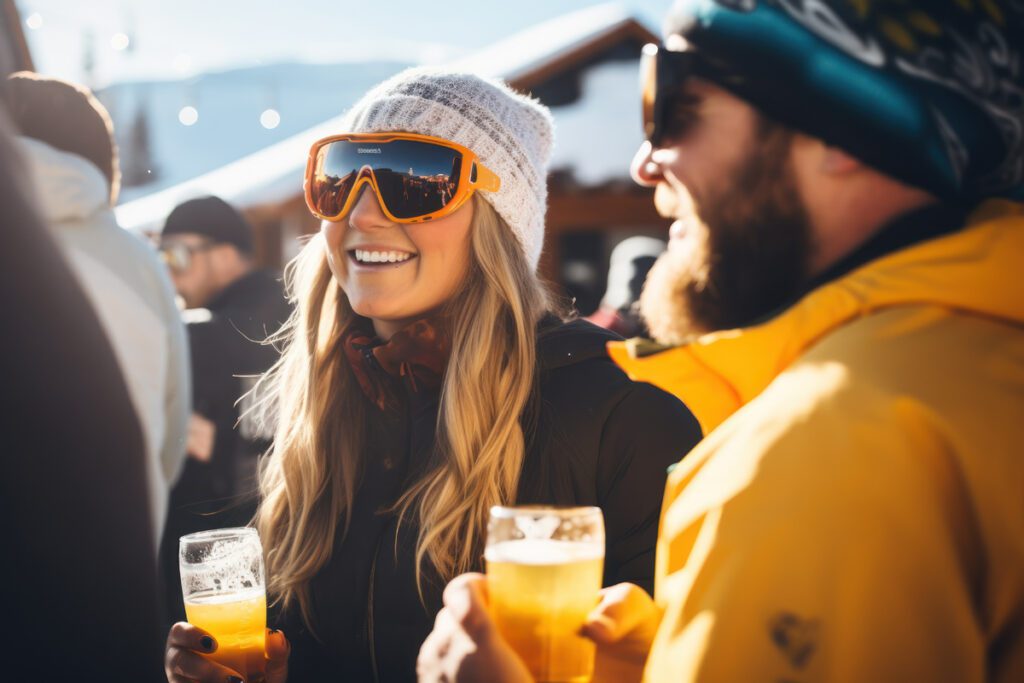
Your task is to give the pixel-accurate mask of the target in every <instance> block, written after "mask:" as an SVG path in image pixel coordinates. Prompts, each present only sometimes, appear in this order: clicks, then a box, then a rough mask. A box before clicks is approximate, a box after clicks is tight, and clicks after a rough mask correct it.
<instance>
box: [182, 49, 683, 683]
mask: <svg viewBox="0 0 1024 683" xmlns="http://www.w3.org/2000/svg"><path fill="white" fill-rule="evenodd" d="M344 124H345V129H344V130H342V131H341V132H340V133H339V134H338V135H335V136H331V137H330V138H325V139H324V140H321V141H320V142H318V143H316V144H315V145H314V146H313V149H312V150H311V153H310V157H309V165H308V168H307V175H306V196H307V201H308V203H309V206H310V210H311V211H312V212H313V213H314V214H315V215H317V216H318V217H320V218H321V219H323V224H322V228H321V231H320V234H319V235H317V236H316V237H315V238H314V239H313V240H311V241H310V242H309V243H308V244H307V245H306V247H305V248H304V249H303V251H302V253H301V254H300V255H299V256H298V257H297V258H296V260H295V261H294V262H293V263H292V264H291V265H290V266H289V268H288V271H287V280H288V284H289V288H290V293H291V296H292V298H293V299H294V300H295V303H296V311H295V314H294V316H293V318H292V319H291V321H290V322H289V324H288V325H287V326H286V328H285V329H284V330H283V331H282V333H281V335H280V341H282V342H284V343H285V345H286V347H285V351H284V353H283V355H282V357H281V360H280V362H279V363H278V364H277V365H276V366H275V368H274V369H273V370H272V371H271V372H270V373H269V374H268V375H267V376H266V377H265V378H264V379H263V380H262V382H261V384H260V385H259V387H258V388H257V392H262V393H263V395H264V396H266V399H265V404H264V408H265V409H267V410H268V412H270V413H272V414H274V415H275V416H276V419H277V433H276V437H275V442H274V447H273V450H272V452H271V454H270V455H269V457H268V458H267V459H266V461H265V463H264V468H263V472H262V476H261V494H262V502H261V506H260V509H259V512H258V515H257V519H256V526H257V527H258V529H259V531H260V536H261V538H262V539H263V543H264V547H265V548H266V550H267V558H266V559H267V570H268V583H267V588H268V592H269V594H270V596H271V599H272V600H274V601H275V602H276V607H275V610H274V614H272V616H271V623H275V624H276V625H278V626H279V627H281V628H282V630H283V631H284V632H285V633H286V634H287V637H288V639H289V641H290V653H291V656H289V655H288V652H289V650H288V647H286V646H285V645H284V641H283V636H280V635H277V636H274V637H273V638H268V646H267V647H268V657H269V658H270V660H269V661H268V673H267V679H268V681H269V682H270V683H275V682H276V683H280V681H283V680H284V679H285V676H288V680H291V681H299V682H301V681H321V680H360V681H363V680H380V681H412V680H415V676H416V672H415V662H416V655H417V653H418V651H419V647H420V644H421V643H422V641H423V639H424V638H425V637H426V635H427V634H428V633H429V632H430V628H431V625H432V623H433V620H434V617H435V615H436V614H437V612H438V610H439V609H440V607H441V591H442V589H443V587H444V585H445V583H446V582H447V581H448V580H449V579H451V578H452V577H453V576H455V575H456V574H458V573H461V572H464V571H467V570H472V569H479V568H481V567H482V565H483V556H482V555H483V544H484V536H485V532H486V528H485V524H486V520H487V515H488V511H489V509H490V507H491V506H493V505H497V504H505V505H507V504H516V503H535V504H558V505H574V506H578V505H597V506H600V507H601V508H602V509H603V511H604V516H605V522H606V529H607V547H606V553H605V556H606V563H605V566H604V581H605V583H606V584H608V583H615V582H620V581H625V580H629V581H634V582H638V583H640V584H641V585H644V586H646V587H647V588H648V589H650V586H651V578H652V575H653V560H654V542H655V535H656V533H657V523H658V515H659V503H658V499H657V497H656V496H651V495H649V494H650V492H651V491H657V490H661V488H662V487H663V485H664V480H665V470H666V467H667V466H668V465H669V464H671V463H673V462H675V461H676V460H678V459H679V458H680V457H682V456H683V455H684V454H685V453H686V452H687V451H688V450H689V449H690V447H691V446H692V445H693V444H694V443H695V442H696V441H697V439H698V438H699V436H700V433H699V427H698V426H697V423H696V421H695V420H694V418H693V416H692V415H691V414H690V412H689V411H688V410H687V409H686V407H685V406H684V405H683V404H682V403H680V402H679V401H678V400H676V399H675V398H673V397H671V396H669V395H668V394H665V393H663V392H661V391H660V390H658V389H655V388H654V387H652V386H650V385H646V384H634V383H632V382H630V381H629V379H628V378H627V377H626V376H625V375H624V374H623V373H622V372H621V371H620V370H619V369H618V368H617V367H616V366H615V365H614V364H613V363H612V362H611V360H610V359H609V358H608V356H607V355H606V352H605V344H606V342H608V341H610V340H612V339H615V338H616V337H615V336H614V335H612V334H611V333H608V332H606V331H604V330H602V329H600V328H597V327H595V326H593V325H590V324H589V323H586V322H583V321H579V320H574V321H570V322H564V321H563V319H562V318H561V317H559V316H558V315H557V314H556V307H555V305H554V303H553V301H552V299H551V297H550V296H549V294H548V292H547V291H546V290H545V288H544V286H543V285H542V284H541V282H540V281H539V279H538V277H537V275H536V270H537V265H538V262H539V259H540V252H541V246H542V244H543V237H544V211H545V202H546V186H545V179H546V174H547V165H548V162H549V159H550V152H551V143H552V138H553V130H552V123H551V117H550V114H549V113H548V111H547V110H546V109H545V108H544V107H543V106H542V105H540V104H539V103H537V102H536V101H534V100H531V99H529V98H526V97H523V96H522V95H519V94H517V93H514V92H513V91H512V90H510V89H509V88H508V87H507V86H506V85H505V84H503V83H501V82H497V81H490V80H485V79H482V78H480V77H477V76H472V75H468V74H463V73H451V72H445V71H438V70H430V69H414V70H410V71H407V72H404V73H402V74H399V75H398V76H396V77H395V78H393V79H391V80H390V81H387V82H385V83H384V84H382V85H380V86H378V87H377V88H375V89H374V90H372V91H371V92H370V93H369V94H367V95H366V96H365V97H364V98H363V99H362V100H361V101H360V102H359V103H358V104H356V106H355V107H354V108H353V109H352V110H351V112H350V113H349V114H348V116H347V118H346V119H345V122H344ZM203 635H204V634H203V633H202V632H201V631H200V630H199V629H196V628H194V627H190V626H187V625H183V624H179V625H177V626H176V627H175V629H174V630H173V631H172V633H171V635H170V637H169V639H168V653H167V662H168V675H169V676H170V678H171V680H202V681H206V680H223V679H224V677H225V674H227V675H230V672H225V671H223V670H221V669H213V668H212V667H211V666H210V663H209V662H207V661H206V660H204V659H201V658H200V657H198V656H197V655H196V654H195V651H202V650H203V648H202V640H201V638H202V636H203ZM207 651H209V650H208V649H207ZM241 673H244V672H241Z"/></svg>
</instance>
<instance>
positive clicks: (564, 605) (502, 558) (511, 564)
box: [484, 506, 604, 683]
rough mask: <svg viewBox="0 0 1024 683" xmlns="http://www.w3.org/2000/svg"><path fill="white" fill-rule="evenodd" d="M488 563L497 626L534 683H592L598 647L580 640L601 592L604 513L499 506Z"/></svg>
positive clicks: (489, 535)
mask: <svg viewBox="0 0 1024 683" xmlns="http://www.w3.org/2000/svg"><path fill="white" fill-rule="evenodd" d="M484 558H485V559H486V562H487V587H488V592H489V594H490V604H491V610H492V612H493V615H494V619H495V621H496V622H497V624H498V628H499V630H500V631H501V634H502V635H503V636H504V637H505V639H506V640H507V641H508V643H509V644H510V645H511V646H512V648H513V649H514V650H515V651H516V652H517V653H518V654H519V656H520V657H522V658H523V661H524V662H525V663H526V666H527V668H528V669H529V670H530V673H532V674H533V677H534V679H535V680H537V681H541V682H545V683H553V682H555V681H559V682H562V681H567V682H571V683H583V682H584V681H589V680H590V679H591V677H592V676H593V673H594V643H593V642H592V641H590V640H588V639H586V638H584V637H582V636H581V635H580V633H579V632H580V628H581V627H582V626H583V622H584V620H585V619H586V617H587V614H588V613H589V612H590V610H592V609H593V608H594V606H595V605H597V602H598V599H599V595H598V593H599V591H600V590H601V575H602V571H603V568H604V518H603V517H602V515H601V510H600V508H596V507H572V508H559V507H540V506H521V507H501V506H495V507H493V508H491V517H490V522H489V524H488V528H487V546H486V549H485V551H484Z"/></svg>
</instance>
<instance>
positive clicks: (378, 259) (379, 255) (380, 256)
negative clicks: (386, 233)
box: [354, 249, 413, 263]
mask: <svg viewBox="0 0 1024 683" xmlns="http://www.w3.org/2000/svg"><path fill="white" fill-rule="evenodd" d="M354 251H355V255H356V261H359V262H360V263H401V262H403V261H408V260H409V259H411V258H412V257H413V255H412V254H409V253H406V252H404V251H366V250H364V249H355V250H354Z"/></svg>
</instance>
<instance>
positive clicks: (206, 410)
mask: <svg viewBox="0 0 1024 683" xmlns="http://www.w3.org/2000/svg"><path fill="white" fill-rule="evenodd" d="M159 250H160V254H161V256H162V257H163V259H164V262H165V263H166V264H167V266H168V269H169V271H170V274H171V280H172V281H173V283H174V287H175V289H176V290H177V292H178V294H179V296H180V297H181V299H182V301H184V303H185V306H186V307H187V308H186V311H185V312H184V318H185V321H186V327H187V329H188V339H189V346H190V348H191V357H192V387H193V395H192V396H193V398H192V404H193V412H192V415H191V418H190V423H189V438H188V461H187V462H186V464H185V469H184V471H183V472H182V476H181V479H180V481H179V482H178V484H177V486H175V488H174V490H173V491H172V492H171V504H170V513H169V518H168V524H167V528H168V534H167V537H166V541H165V543H164V548H163V551H162V552H163V556H164V557H163V563H162V566H163V569H164V572H165V574H166V577H167V579H166V591H167V600H168V606H169V610H170V613H171V618H172V621H173V620H176V619H180V618H184V605H183V603H182V599H181V586H180V584H179V580H178V538H179V537H181V536H183V535H185V534H188V533H192V532H195V531H203V530H205V529H212V528H217V527H225V526H238V525H244V524H245V523H246V522H248V521H249V520H250V519H251V518H252V515H253V513H254V511H255V505H256V481H255V472H256V462H257V459H258V456H259V454H260V453H262V452H263V451H264V450H265V449H266V447H267V445H268V443H267V441H266V440H264V439H261V438H259V436H258V435H257V434H255V432H254V431H253V430H251V429H249V425H248V423H242V424H240V423H239V414H240V412H241V411H240V410H239V399H240V398H241V397H242V395H243V394H245V393H246V392H247V391H248V390H249V389H250V388H251V386H252V383H253V382H254V381H255V378H256V377H258V376H259V375H260V374H262V373H263V372H265V371H267V370H268V369H269V368H270V366H271V365H273V364H274V362H275V361H276V360H277V358H278V352H277V349H275V348H274V347H273V346H271V345H269V344H265V343H263V342H264V340H266V339H267V338H268V337H269V336H270V335H272V334H274V333H275V332H277V330H278V328H280V326H281V324H282V323H284V321H285V320H287V319H288V316H289V314H290V312H291V308H290V307H289V305H288V302H287V300H286V299H285V296H284V290H283V288H282V285H281V282H280V280H279V278H278V277H277V276H276V275H275V274H273V273H271V272H270V271H267V270H263V269H260V268H257V267H256V265H255V262H254V260H253V235H252V228H251V226H250V225H249V223H248V222H247V221H246V220H245V218H244V217H243V216H242V214H241V213H239V212H238V211H237V210H236V209H235V208H234V207H232V206H231V205H229V204H228V203H227V202H225V201H224V200H222V199H220V198H218V197H199V198H196V199H191V200H189V201H186V202H184V203H182V204H180V205H179V206H177V207H175V209H174V210H173V211H171V213H170V215H168V217H167V220H166V222H165V223H164V226H163V230H162V232H161V233H160V243H159Z"/></svg>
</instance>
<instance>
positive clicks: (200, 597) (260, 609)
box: [185, 589, 267, 683]
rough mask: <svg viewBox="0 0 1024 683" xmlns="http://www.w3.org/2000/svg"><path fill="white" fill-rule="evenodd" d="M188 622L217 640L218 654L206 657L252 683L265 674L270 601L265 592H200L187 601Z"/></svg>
mask: <svg viewBox="0 0 1024 683" xmlns="http://www.w3.org/2000/svg"><path fill="white" fill-rule="evenodd" d="M185 614H186V615H187V616H188V622H189V623H190V624H192V625H193V626H198V627H199V628H201V629H203V630H204V631H206V632H207V633H209V634H210V635H212V636H213V637H214V638H215V639H216V640H217V651H216V652H214V653H213V654H209V655H204V656H206V657H209V658H210V659H212V660H214V661H216V662H218V663H220V664H223V665H224V666H227V667H230V668H232V669H234V670H235V671H237V672H238V673H240V674H241V675H242V676H245V677H246V679H247V680H249V681H250V683H251V682H252V680H253V678H252V677H251V676H252V674H258V675H262V673H263V667H264V656H263V652H264V648H265V646H266V633H267V631H266V628H267V598H266V595H265V594H264V591H263V590H262V589H259V590H255V591H247V592H244V593H234V594H232V593H229V594H216V593H208V594H205V595H204V594H202V593H198V594H195V595H191V596H189V597H188V599H187V600H186V601H185Z"/></svg>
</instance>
